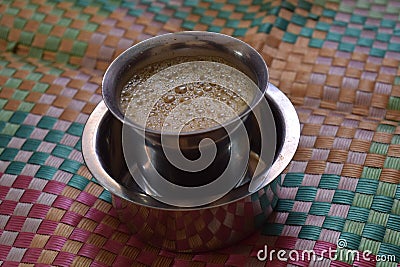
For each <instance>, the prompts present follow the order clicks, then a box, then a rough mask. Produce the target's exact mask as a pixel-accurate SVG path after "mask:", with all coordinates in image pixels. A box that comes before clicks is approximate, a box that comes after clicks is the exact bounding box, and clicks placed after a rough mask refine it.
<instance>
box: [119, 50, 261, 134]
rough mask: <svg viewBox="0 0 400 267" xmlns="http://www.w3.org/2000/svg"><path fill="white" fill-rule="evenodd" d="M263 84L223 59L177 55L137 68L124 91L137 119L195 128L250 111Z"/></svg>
mask: <svg viewBox="0 0 400 267" xmlns="http://www.w3.org/2000/svg"><path fill="white" fill-rule="evenodd" d="M255 90H258V87H257V85H256V84H255V83H254V82H253V81H252V80H251V79H250V78H249V77H248V76H246V75H245V74H244V73H242V72H240V71H239V70H237V69H236V68H234V67H232V66H229V65H228V63H227V62H224V61H223V60H222V59H219V58H216V57H215V58H207V57H177V58H174V59H170V60H168V61H162V62H158V63H154V64H151V65H149V66H146V67H144V68H142V69H139V70H137V71H136V72H135V74H134V75H133V77H132V78H131V79H130V80H129V81H128V83H127V84H126V85H125V86H124V88H123V90H122V92H121V107H122V109H123V110H124V111H125V116H127V117H128V118H129V119H131V120H132V121H134V122H136V123H138V124H139V125H142V126H145V127H146V128H148V129H152V130H159V131H161V130H164V131H168V132H180V131H183V132H190V131H196V130H202V129H207V128H210V127H214V126H217V125H219V124H223V123H225V122H227V121H229V120H231V119H233V118H235V117H237V116H239V115H240V114H241V113H242V112H244V111H245V110H246V109H247V107H248V106H249V105H250V103H251V101H252V100H253V98H254V95H255V92H256V91H255Z"/></svg>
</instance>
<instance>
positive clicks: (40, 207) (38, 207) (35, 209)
mask: <svg viewBox="0 0 400 267" xmlns="http://www.w3.org/2000/svg"><path fill="white" fill-rule="evenodd" d="M49 210H50V207H49V206H47V205H44V204H39V203H35V205H33V206H32V208H31V211H30V212H29V215H28V217H32V218H39V219H43V218H45V217H46V215H47V213H48V211H49Z"/></svg>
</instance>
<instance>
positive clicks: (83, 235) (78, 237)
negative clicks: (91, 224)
mask: <svg viewBox="0 0 400 267" xmlns="http://www.w3.org/2000/svg"><path fill="white" fill-rule="evenodd" d="M90 234H91V233H90V232H89V231H86V230H83V229H81V228H75V229H74V231H73V232H72V234H71V235H70V237H69V238H70V239H71V240H75V241H80V242H83V243H85V242H86V240H87V239H88V238H89V236H90Z"/></svg>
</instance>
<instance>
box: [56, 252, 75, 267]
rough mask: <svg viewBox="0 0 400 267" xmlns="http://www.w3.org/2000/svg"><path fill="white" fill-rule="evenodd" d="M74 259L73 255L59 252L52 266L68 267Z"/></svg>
mask: <svg viewBox="0 0 400 267" xmlns="http://www.w3.org/2000/svg"><path fill="white" fill-rule="evenodd" d="M75 257H76V255H75V254H72V253H69V252H65V251H60V252H59V253H58V255H57V257H56V258H55V259H54V262H53V264H54V265H56V266H62V267H69V266H71V265H72V262H73V261H74V258H75Z"/></svg>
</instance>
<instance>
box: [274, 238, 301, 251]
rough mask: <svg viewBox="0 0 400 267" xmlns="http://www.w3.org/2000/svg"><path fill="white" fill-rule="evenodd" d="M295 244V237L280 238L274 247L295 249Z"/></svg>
mask: <svg viewBox="0 0 400 267" xmlns="http://www.w3.org/2000/svg"><path fill="white" fill-rule="evenodd" d="M296 242H297V238H296V237H291V236H280V237H279V238H278V239H277V240H276V242H275V247H277V248H284V249H295V246H296Z"/></svg>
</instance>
